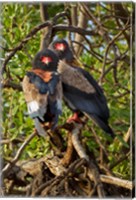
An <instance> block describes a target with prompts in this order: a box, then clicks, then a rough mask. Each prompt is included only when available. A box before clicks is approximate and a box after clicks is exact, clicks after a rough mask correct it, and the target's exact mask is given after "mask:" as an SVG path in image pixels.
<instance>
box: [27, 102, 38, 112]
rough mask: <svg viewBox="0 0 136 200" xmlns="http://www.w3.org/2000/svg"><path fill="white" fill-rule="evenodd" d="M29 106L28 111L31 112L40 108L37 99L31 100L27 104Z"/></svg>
mask: <svg viewBox="0 0 136 200" xmlns="http://www.w3.org/2000/svg"><path fill="white" fill-rule="evenodd" d="M27 107H28V113H29V114H31V113H33V112H36V111H38V110H39V104H38V103H37V101H31V102H29V103H28V104H27Z"/></svg>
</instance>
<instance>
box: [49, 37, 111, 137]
mask: <svg viewBox="0 0 136 200" xmlns="http://www.w3.org/2000/svg"><path fill="white" fill-rule="evenodd" d="M49 48H50V49H52V50H53V51H54V52H55V53H56V54H57V55H58V56H59V58H60V60H63V61H64V62H62V61H61V62H60V63H59V65H58V71H59V73H60V74H61V77H62V85H63V95H64V99H65V101H66V103H67V104H68V106H69V107H70V108H71V109H72V110H73V111H75V112H76V111H80V112H82V113H85V114H87V115H88V116H89V117H90V118H91V119H92V120H93V121H95V122H96V123H97V124H98V125H99V126H100V127H101V128H102V129H103V130H104V131H105V132H106V133H108V134H110V135H111V136H112V137H114V132H113V131H112V129H111V128H110V126H109V124H108V119H109V109H108V106H107V101H106V97H105V95H104V93H103V90H102V88H101V87H100V86H99V85H98V83H97V82H96V81H95V79H94V78H93V77H92V76H91V75H90V74H89V73H88V72H87V71H85V70H84V69H82V68H80V67H78V66H77V65H76V64H75V63H78V62H76V61H75V58H74V56H73V54H72V51H71V49H70V47H69V45H68V43H67V42H66V41H65V40H56V41H54V42H52V43H51V44H50V46H49ZM68 75H69V79H68V78H67V76H68ZM73 80H78V84H76V81H73ZM88 84H89V85H88ZM89 86H90V91H88V89H87V87H89Z"/></svg>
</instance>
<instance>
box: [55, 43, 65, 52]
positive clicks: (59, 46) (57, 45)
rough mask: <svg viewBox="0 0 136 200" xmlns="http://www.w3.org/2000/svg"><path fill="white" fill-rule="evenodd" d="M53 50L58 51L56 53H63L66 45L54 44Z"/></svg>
mask: <svg viewBox="0 0 136 200" xmlns="http://www.w3.org/2000/svg"><path fill="white" fill-rule="evenodd" d="M55 49H56V50H58V51H64V50H65V49H66V45H65V44H63V43H56V44H55Z"/></svg>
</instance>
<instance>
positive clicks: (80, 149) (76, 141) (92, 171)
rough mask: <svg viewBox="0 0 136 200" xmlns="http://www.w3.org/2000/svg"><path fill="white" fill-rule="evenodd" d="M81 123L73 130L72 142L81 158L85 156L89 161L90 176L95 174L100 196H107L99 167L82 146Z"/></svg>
mask: <svg viewBox="0 0 136 200" xmlns="http://www.w3.org/2000/svg"><path fill="white" fill-rule="evenodd" d="M81 127H82V126H81V125H76V127H75V129H73V131H72V142H73V146H74V148H75V150H76V151H77V153H78V155H79V157H80V158H84V159H85V160H86V161H87V162H88V167H89V169H88V177H89V178H90V176H93V180H94V182H95V185H96V187H97V192H98V195H99V197H100V198H102V197H105V194H104V189H103V185H102V183H101V180H100V174H99V172H98V169H97V167H96V166H95V164H94V163H93V162H92V161H91V160H90V159H89V157H88V155H87V154H86V152H85V150H84V148H83V147H82V145H81V143H80V141H79V132H80V129H81Z"/></svg>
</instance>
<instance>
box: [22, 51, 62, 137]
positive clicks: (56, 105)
mask: <svg viewBox="0 0 136 200" xmlns="http://www.w3.org/2000/svg"><path fill="white" fill-rule="evenodd" d="M58 61H59V59H58V57H57V55H56V54H55V53H54V52H52V51H51V50H49V49H45V50H42V51H40V52H38V53H37V54H36V56H35V58H34V60H33V67H32V69H31V70H29V71H28V72H27V73H26V75H25V77H24V79H23V85H22V86H23V91H24V96H25V100H26V102H27V107H28V113H29V115H30V117H31V118H33V119H35V126H36V128H37V129H38V133H39V134H41V135H43V133H41V132H42V128H41V127H42V126H39V123H40V124H43V123H44V122H49V123H50V124H51V129H52V130H54V129H55V127H56V125H57V122H58V117H59V115H60V114H61V113H62V85H61V80H60V75H59V73H58V72H57V65H58ZM52 69H53V70H52Z"/></svg>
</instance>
